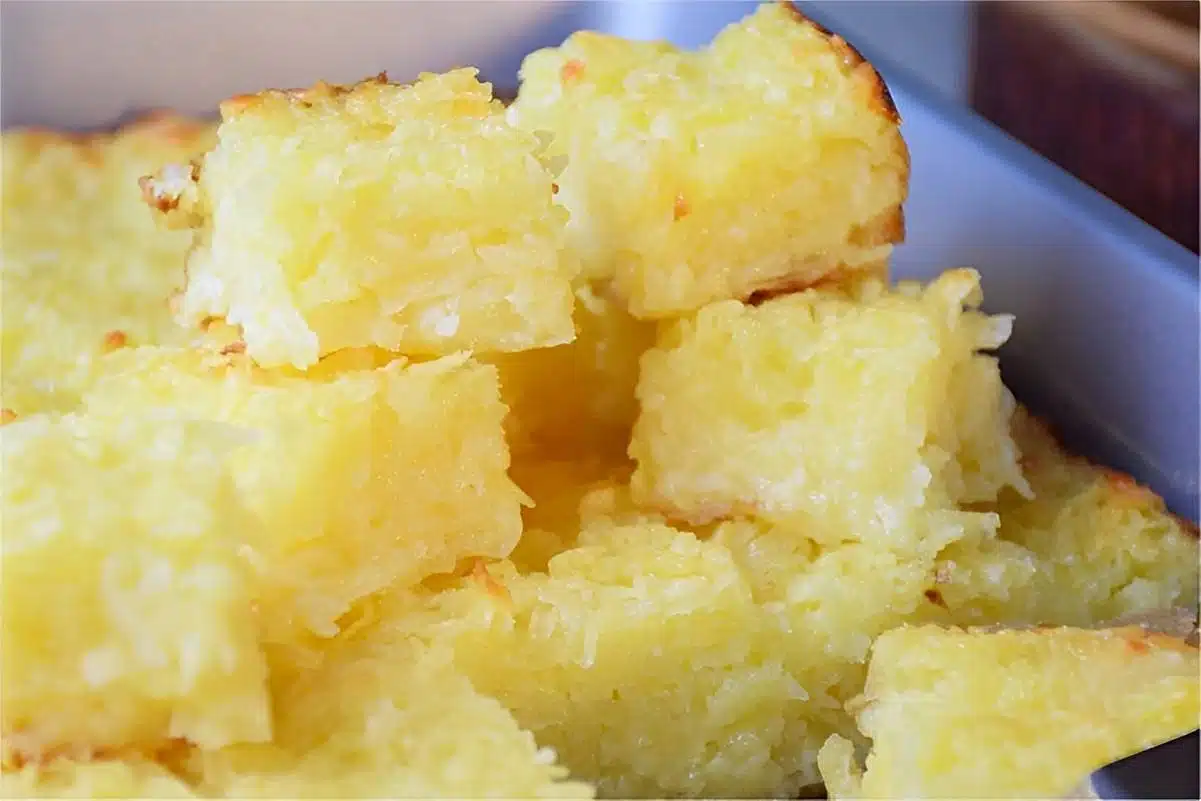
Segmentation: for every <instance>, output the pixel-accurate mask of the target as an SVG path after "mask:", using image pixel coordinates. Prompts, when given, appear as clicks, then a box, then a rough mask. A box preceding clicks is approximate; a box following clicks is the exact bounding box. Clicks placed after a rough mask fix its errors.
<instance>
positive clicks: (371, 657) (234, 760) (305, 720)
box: [191, 633, 592, 799]
mask: <svg viewBox="0 0 1201 801" xmlns="http://www.w3.org/2000/svg"><path fill="white" fill-rule="evenodd" d="M277 709H278V710H279V711H278V720H279V723H278V726H277V737H276V742H275V744H273V745H270V746H238V747H234V748H230V749H225V750H224V751H217V752H203V753H198V754H195V755H194V758H193V760H192V764H191V772H193V773H195V774H196V775H197V776H198V779H199V781H198V784H199V786H200V788H201V789H202V790H203V791H204V792H205V794H206V795H217V796H220V797H226V798H321V799H327V798H380V797H388V798H555V799H569V798H590V797H591V796H592V791H591V788H590V787H588V786H587V785H585V784H582V783H579V782H570V781H567V772H566V770H565V769H564V768H563V767H561V766H559V765H558V764H557V763H556V760H555V754H554V752H553V751H551V750H550V749H546V748H539V747H538V745H537V744H535V742H534V737H533V736H532V735H531V734H530V733H529V732H526V731H523V730H522V729H520V728H519V727H518V725H517V723H516V722H515V721H514V720H513V716H512V715H511V714H510V713H509V712H508V711H507V710H506V709H505V708H504V707H503V706H502V705H501V704H500V703H498V702H497V701H495V700H494V699H492V698H487V697H485V696H483V695H481V694H479V693H477V692H476V691H475V690H474V689H473V688H472V686H471V683H470V682H468V681H467V680H466V679H465V678H464V677H463V676H461V675H460V674H458V673H457V672H456V671H455V669H454V666H453V665H452V664H451V663H450V660H449V658H448V655H447V654H446V652H445V651H444V650H441V649H426V648H423V647H421V646H420V645H418V644H417V643H415V642H413V641H411V640H409V639H407V638H404V637H398V638H394V639H389V638H364V637H362V636H361V634H359V633H354V634H352V635H350V636H349V637H347V638H346V640H345V641H341V642H337V643H335V644H334V645H333V647H332V648H331V650H330V654H329V656H328V658H327V661H326V664H324V665H323V666H322V667H321V669H320V670H318V671H314V672H311V673H309V674H307V675H305V676H304V677H303V678H302V679H301V680H300V681H298V682H296V683H295V684H293V685H292V686H290V687H288V688H287V689H285V690H284V691H283V692H282V693H281V694H280V696H279V697H278V699H277Z"/></svg>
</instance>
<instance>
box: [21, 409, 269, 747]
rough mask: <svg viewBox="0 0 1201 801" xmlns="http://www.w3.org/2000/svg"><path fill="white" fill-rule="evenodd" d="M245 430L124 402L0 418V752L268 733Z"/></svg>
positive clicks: (206, 742) (229, 739)
mask: <svg viewBox="0 0 1201 801" xmlns="http://www.w3.org/2000/svg"><path fill="white" fill-rule="evenodd" d="M239 444H240V437H239V434H238V432H235V431H232V430H229V429H227V428H226V427H223V426H219V425H216V424H210V425H205V424H202V423H176V422H171V421H166V420H159V419H154V418H152V417H148V416H147V417H144V416H142V415H127V416H125V417H124V418H122V419H117V420H107V419H96V418H92V417H87V416H83V417H77V416H66V417H62V418H51V417H49V416H44V415H33V416H30V417H27V418H25V419H24V420H20V421H17V422H14V423H11V424H9V425H6V426H4V427H3V428H0V448H2V453H3V464H4V480H3V481H2V482H0V493H2V496H0V511H2V512H3V542H4V548H3V552H2V553H0V660H2V662H3V668H2V670H0V691H2V692H3V704H0V726H2V729H0V735H2V738H3V749H4V754H3V757H4V759H3V762H4V764H5V765H6V766H7V765H10V764H23V763H25V762H30V761H32V762H37V761H40V760H44V759H47V758H50V757H54V756H59V755H62V756H67V757H79V756H82V757H87V756H90V755H91V754H92V753H94V752H98V751H104V750H109V749H114V748H119V747H123V746H127V745H131V744H151V745H153V744H156V743H159V742H161V741H164V740H167V739H168V738H186V739H188V740H190V741H192V742H195V743H198V744H200V745H203V746H207V747H219V746H223V745H225V744H227V743H234V742H242V741H251V742H253V741H259V740H264V739H266V738H268V737H269V736H270V734H271V723H270V712H269V707H268V697H267V688H266V668H265V665H264V660H263V654H262V651H261V649H260V647H259V641H258V627H257V624H256V621H255V618H254V614H253V607H252V601H253V593H252V582H251V579H250V577H249V576H248V575H247V573H248V571H247V570H246V569H245V565H244V564H243V563H242V561H241V560H240V559H239V557H238V549H239V547H240V546H241V545H242V544H243V543H245V542H248V541H253V539H254V538H255V537H257V536H259V535H258V533H257V532H256V531H255V528H254V520H253V518H252V516H251V515H250V514H249V513H248V511H247V510H246V509H245V508H244V506H243V504H242V502H241V499H240V498H239V497H238V495H237V494H236V492H235V489H234V484H233V481H232V478H231V476H230V473H229V470H228V469H227V467H226V463H227V460H228V459H229V456H230V453H231V451H233V449H235V448H236V447H238V446H239Z"/></svg>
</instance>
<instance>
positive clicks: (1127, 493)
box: [1012, 405, 1201, 539]
mask: <svg viewBox="0 0 1201 801" xmlns="http://www.w3.org/2000/svg"><path fill="white" fill-rule="evenodd" d="M1012 427H1013V428H1015V429H1016V428H1019V427H1020V428H1024V429H1026V430H1027V431H1029V432H1031V433H1029V434H1027V435H1026V436H1024V437H1017V439H1018V445H1019V448H1020V449H1021V454H1020V456H1019V458H1018V463H1019V464H1020V465H1021V467H1022V470H1023V471H1029V470H1036V469H1038V468H1039V467H1040V466H1041V465H1040V460H1039V458H1038V455H1037V454H1036V453H1033V452H1031V451H1030V450H1029V449H1026V448H1021V447H1020V446H1021V444H1022V441H1023V440H1027V441H1028V440H1031V439H1039V440H1042V441H1043V443H1044V445H1045V448H1046V449H1047V450H1049V451H1050V452H1051V453H1052V454H1054V456H1055V458H1056V459H1057V460H1060V461H1062V462H1065V463H1067V464H1069V465H1075V466H1078V467H1088V468H1091V469H1093V470H1096V471H1097V472H1098V473H1100V476H1101V480H1103V481H1104V482H1105V484H1106V486H1107V487H1108V489H1109V490H1110V492H1111V494H1112V496H1113V497H1114V498H1115V499H1116V500H1117V501H1118V502H1119V503H1126V504H1128V505H1129V506H1132V507H1136V508H1151V509H1156V510H1158V511H1160V512H1162V513H1163V514H1165V515H1167V516H1168V517H1170V518H1171V519H1172V520H1173V521H1175V522H1176V524H1177V525H1178V526H1180V530H1181V532H1182V533H1183V534H1184V535H1185V536H1188V537H1192V538H1193V539H1201V529H1198V526H1197V524H1196V523H1194V522H1193V521H1191V520H1189V519H1187V518H1184V517H1180V516H1179V515H1177V514H1174V513H1173V512H1170V511H1168V509H1167V505H1166V504H1165V503H1164V500H1163V498H1161V497H1160V496H1159V495H1157V494H1156V493H1155V491H1154V490H1152V489H1151V488H1149V487H1147V486H1146V485H1144V484H1140V483H1139V481H1138V480H1137V479H1135V478H1134V477H1133V476H1131V475H1129V474H1128V473H1123V472H1122V471H1120V470H1115V469H1113V468H1112V467H1106V466H1104V465H1099V464H1096V463H1095V462H1092V461H1090V460H1088V459H1085V458H1084V457H1083V456H1077V455H1076V454H1074V453H1072V452H1071V451H1069V450H1068V449H1067V448H1066V447H1064V445H1063V440H1062V438H1061V437H1060V435H1059V434H1058V433H1057V432H1056V431H1055V428H1054V426H1052V425H1051V424H1050V423H1048V422H1047V421H1046V420H1044V419H1043V418H1041V417H1038V416H1036V415H1035V414H1033V413H1032V412H1031V411H1030V410H1029V409H1028V408H1026V407H1025V406H1020V405H1019V406H1018V410H1017V412H1016V413H1015V414H1014V421H1013V424H1012Z"/></svg>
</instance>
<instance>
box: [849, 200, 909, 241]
mask: <svg viewBox="0 0 1201 801" xmlns="http://www.w3.org/2000/svg"><path fill="white" fill-rule="evenodd" d="M904 241H905V210H904V209H903V208H902V207H900V206H897V207H896V208H895V209H890V210H888V211H886V212H884V213H883V214H882V215H880V216H879V217H877V218H876V219H874V220H872V221H871V222H869V223H866V224H864V225H859V226H856V227H855V229H854V230H853V231H851V236H850V242H851V244H852V245H855V246H856V247H861V248H874V247H880V246H881V245H896V244H900V243H901V242H904Z"/></svg>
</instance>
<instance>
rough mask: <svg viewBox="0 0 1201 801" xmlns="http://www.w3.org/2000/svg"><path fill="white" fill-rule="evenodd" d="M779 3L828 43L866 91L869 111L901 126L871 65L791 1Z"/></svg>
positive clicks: (897, 114)
mask: <svg viewBox="0 0 1201 801" xmlns="http://www.w3.org/2000/svg"><path fill="white" fill-rule="evenodd" d="M779 4H780V6H782V7H783V8H784V10H785V11H787V12H788V14H789V16H791V17H792V18H793V19H794V20H796V21H797V22H798V23H799V24H801V25H808V26H809V27H810V28H813V29H814V30H815V31H817V32H818V33H820V34H821V35H822V36H823V37H825V39H826V40H827V41H829V43H830V47H832V48H833V49H834V52H836V53H837V54H838V55H839V57H841V58H842V62H843V64H845V65H846V66H847V67H848V68H849V69H850V70H851V71H852V74H853V75H854V76H855V77H856V79H857V80H858V81H860V82H861V83H862V84H863V86H864V87H865V88H866V89H867V93H868V97H869V98H870V102H871V105H872V108H874V109H875V110H876V111H877V112H879V113H880V115H881V116H883V117H886V118H887V119H888V120H889V121H891V122H893V123H895V124H897V125H899V124H900V123H901V115H900V112H898V111H897V106H896V103H895V102H894V101H893V99H892V93H891V92H889V91H888V85H887V84H885V83H884V79H883V78H881V77H880V73H878V72H876V68H875V67H873V66H872V65H871V62H869V61H868V60H867V59H866V58H864V57H863V54H862V53H860V52H859V51H858V50H856V49H855V46H854V45H852V44H851V43H850V42H848V41H847V40H846V39H843V38H842V37H841V36H839V35H838V34H836V33H834V32H833V31H831V30H830V29H829V28H827V27H826V26H824V25H822V24H821V23H819V22H817V21H815V20H812V19H810V18H809V17H807V16H805V14H804V13H803V12H802V11H801V10H800V9H799V8H797V7H796V5H795V4H794V3H792V2H791V0H779Z"/></svg>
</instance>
